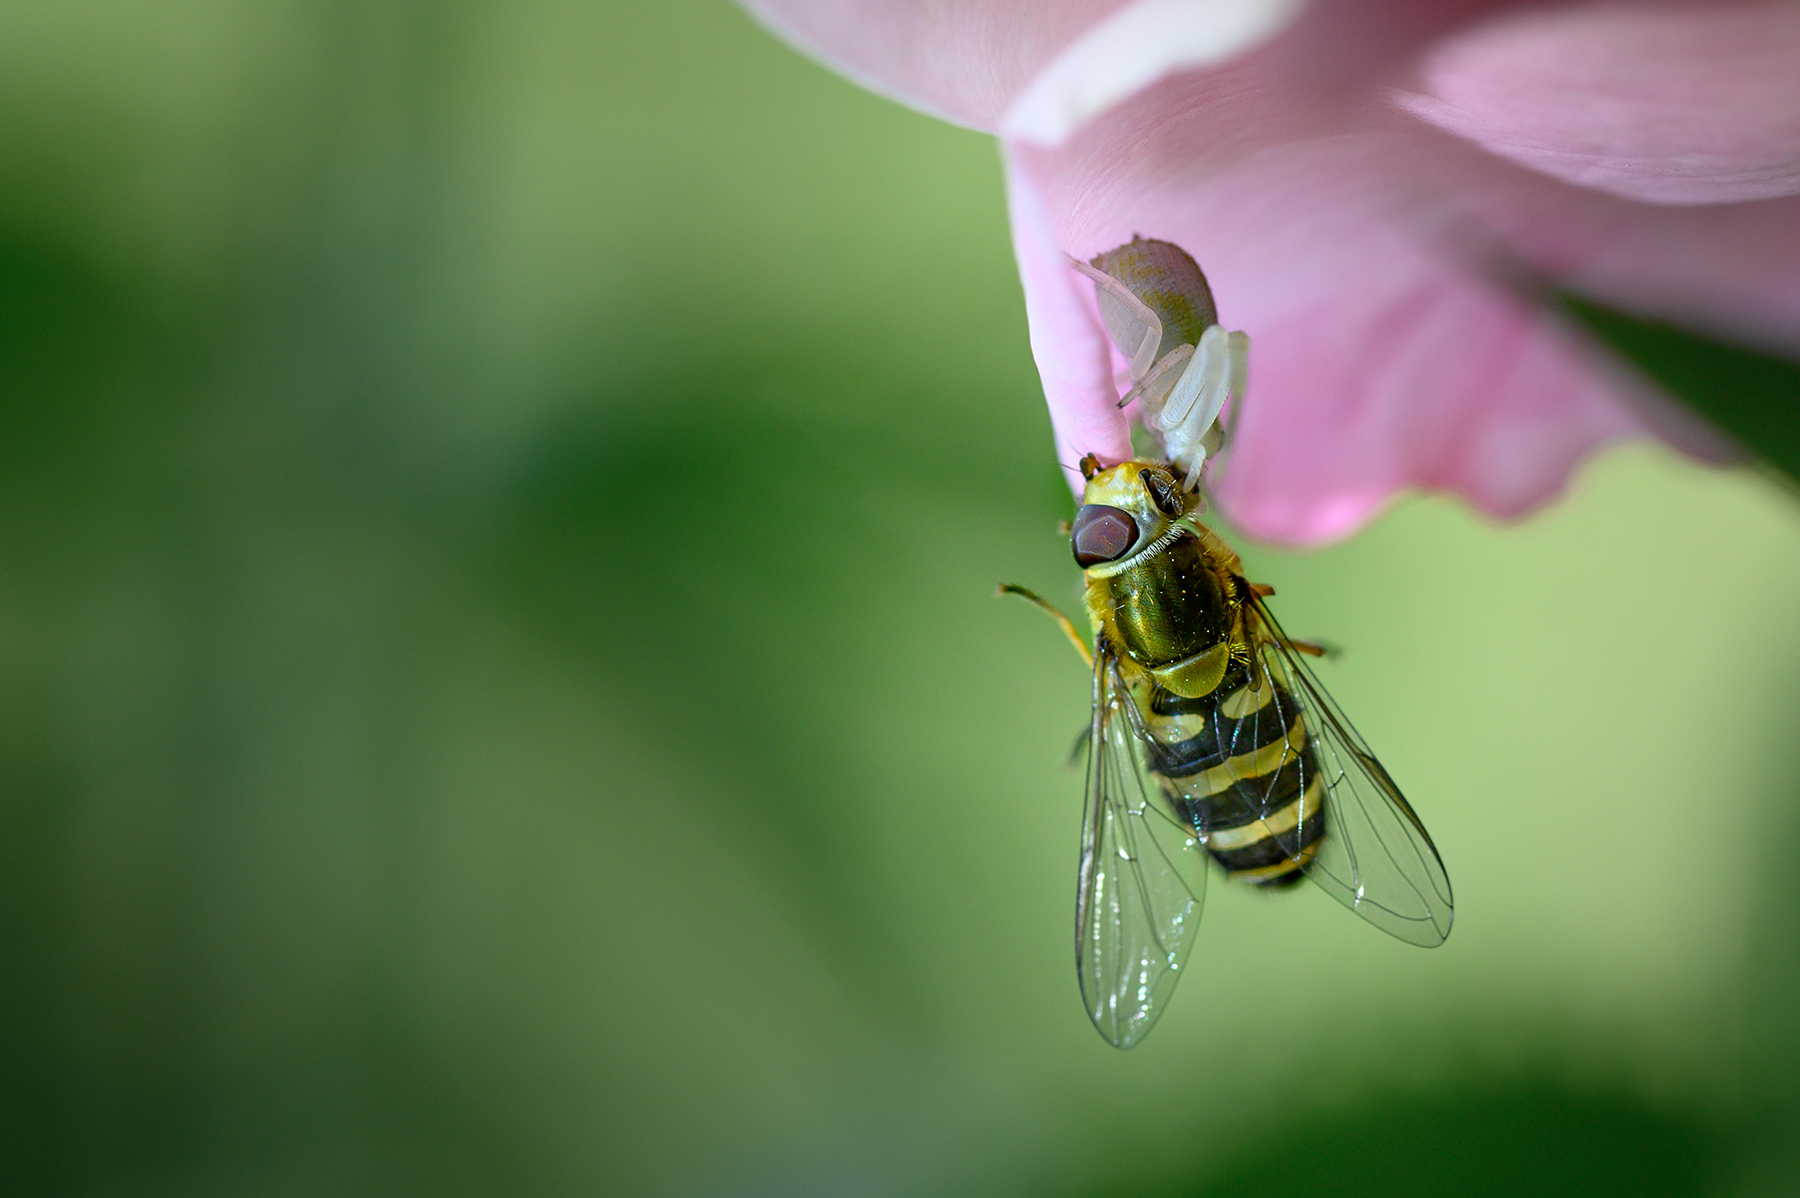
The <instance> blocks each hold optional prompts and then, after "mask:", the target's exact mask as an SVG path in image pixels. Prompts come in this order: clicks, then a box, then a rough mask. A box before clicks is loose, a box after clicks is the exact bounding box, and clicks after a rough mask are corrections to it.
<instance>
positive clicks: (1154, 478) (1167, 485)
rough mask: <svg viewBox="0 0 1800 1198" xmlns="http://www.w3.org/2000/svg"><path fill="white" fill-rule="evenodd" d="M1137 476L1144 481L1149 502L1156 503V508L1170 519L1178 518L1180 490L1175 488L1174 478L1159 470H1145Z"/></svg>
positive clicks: (1179, 514) (1180, 506) (1180, 508)
mask: <svg viewBox="0 0 1800 1198" xmlns="http://www.w3.org/2000/svg"><path fill="white" fill-rule="evenodd" d="M1138 477H1139V478H1141V479H1142V480H1143V481H1144V490H1146V491H1148V492H1149V493H1150V502H1151V503H1154V504H1155V505H1156V510H1157V511H1159V512H1161V513H1162V514H1163V515H1165V516H1168V517H1169V518H1170V519H1172V520H1173V519H1179V518H1180V516H1181V511H1182V504H1181V492H1180V491H1179V490H1177V489H1176V486H1175V480H1174V479H1172V478H1170V477H1169V476H1168V475H1166V474H1164V473H1163V472H1162V471H1160V470H1146V471H1144V472H1143V473H1142V474H1140V475H1138Z"/></svg>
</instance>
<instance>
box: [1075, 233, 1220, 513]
mask: <svg viewBox="0 0 1800 1198" xmlns="http://www.w3.org/2000/svg"><path fill="white" fill-rule="evenodd" d="M1094 261H1095V263H1096V264H1103V265H1104V267H1105V268H1106V269H1102V265H1090V264H1088V263H1086V262H1081V261H1078V260H1076V259H1073V258H1071V259H1070V262H1071V263H1072V264H1073V265H1074V267H1075V269H1076V270H1078V271H1080V272H1081V273H1082V274H1084V275H1086V276H1087V277H1088V278H1090V279H1092V280H1093V281H1094V287H1095V289H1096V291H1095V297H1096V298H1097V299H1098V301H1099V304H1100V316H1101V319H1102V320H1103V321H1104V322H1105V324H1106V330H1107V333H1108V335H1110V336H1111V338H1112V341H1113V344H1114V345H1116V346H1118V347H1119V352H1120V353H1121V354H1123V355H1124V356H1125V359H1126V361H1127V362H1128V363H1129V364H1130V370H1131V380H1132V387H1131V389H1130V390H1129V391H1127V392H1126V393H1125V396H1124V398H1122V399H1121V400H1120V401H1119V406H1120V407H1124V406H1125V405H1126V404H1128V403H1130V402H1131V401H1132V400H1134V399H1135V400H1137V401H1139V405H1140V410H1141V412H1142V417H1143V423H1144V428H1145V429H1147V430H1148V431H1149V432H1150V433H1151V435H1153V436H1154V437H1156V439H1157V440H1159V441H1160V442H1162V447H1163V453H1164V455H1165V456H1166V457H1167V458H1168V460H1169V461H1170V462H1172V463H1174V464H1175V465H1176V466H1177V467H1178V468H1179V469H1181V470H1182V471H1183V472H1184V474H1185V476H1186V477H1185V478H1184V480H1183V485H1184V486H1185V487H1186V488H1187V489H1188V490H1190V491H1191V490H1193V489H1194V487H1195V486H1196V485H1197V484H1198V483H1199V481H1200V472H1201V470H1202V469H1203V468H1204V467H1205V465H1206V459H1207V457H1208V455H1209V454H1214V453H1216V452H1218V449H1219V447H1220V445H1221V444H1222V443H1223V441H1224V437H1225V430H1224V428H1223V426H1222V425H1221V424H1220V421H1219V415H1220V413H1221V412H1222V411H1223V410H1224V407H1225V402H1226V400H1228V399H1238V398H1241V397H1242V396H1243V394H1244V383H1245V380H1246V378H1247V376H1248V374H1249V355H1250V338H1249V337H1248V336H1247V335H1246V334H1244V333H1234V332H1227V331H1226V330H1225V329H1224V328H1223V327H1222V326H1221V325H1220V324H1219V323H1218V320H1217V313H1216V311H1215V309H1214V307H1213V301H1212V292H1211V290H1210V289H1209V288H1208V287H1207V285H1206V278H1205V276H1204V275H1202V274H1201V273H1200V268H1199V266H1198V265H1197V264H1195V262H1194V260H1193V258H1191V257H1189V256H1188V254H1187V253H1186V252H1185V251H1183V250H1182V249H1181V248H1180V247H1179V246H1176V245H1174V244H1172V243H1170V242H1167V241H1153V240H1148V239H1145V238H1133V239H1132V240H1131V241H1130V242H1129V243H1128V244H1126V245H1122V246H1120V247H1119V248H1118V249H1116V250H1109V251H1108V252H1106V253H1104V254H1101V255H1099V256H1098V257H1096V258H1095V259H1094ZM1112 272H1117V273H1112ZM1121 275H1122V276H1124V277H1120V276H1121ZM1146 299H1148V300H1149V301H1151V302H1149V303H1147V302H1146ZM1152 303H1154V304H1155V305H1156V306H1155V307H1153V306H1152ZM1159 307H1160V308H1161V309H1162V310H1163V311H1162V312H1161V313H1160V314H1159V313H1158V311H1157V308H1159ZM1165 316H1167V317H1168V318H1169V319H1167V320H1165V319H1164V317H1165Z"/></svg>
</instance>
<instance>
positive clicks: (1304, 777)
mask: <svg viewBox="0 0 1800 1198" xmlns="http://www.w3.org/2000/svg"><path fill="white" fill-rule="evenodd" d="M1258 672H1259V673H1260V674H1261V677H1260V678H1257V679H1256V681H1255V683H1254V684H1253V683H1252V675H1251V672H1250V669H1249V668H1248V667H1246V666H1245V665H1244V664H1242V663H1239V664H1237V665H1234V666H1233V667H1232V668H1231V670H1230V671H1229V672H1228V673H1227V674H1226V676H1225V678H1224V679H1223V680H1222V681H1221V682H1220V684H1219V686H1218V687H1217V689H1215V690H1213V691H1212V692H1211V693H1210V694H1206V695H1202V696H1200V697H1198V698H1192V699H1189V698H1182V697H1181V696H1179V695H1174V694H1171V693H1169V692H1168V691H1165V690H1163V689H1162V688H1161V687H1156V686H1152V687H1151V688H1150V691H1151V693H1150V695H1149V696H1148V702H1145V703H1144V704H1142V710H1143V713H1144V726H1145V732H1146V733H1147V740H1148V741H1149V744H1150V746H1153V747H1151V748H1150V749H1149V752H1148V753H1147V755H1146V756H1147V760H1146V762H1145V766H1146V768H1147V769H1148V770H1149V772H1150V773H1152V774H1154V775H1155V776H1156V781H1157V783H1158V785H1159V786H1161V788H1162V789H1163V792H1164V793H1165V794H1166V795H1167V796H1168V798H1169V800H1170V802H1171V804H1172V805H1173V806H1174V807H1175V808H1176V810H1178V811H1180V812H1182V813H1183V814H1184V815H1185V816H1187V818H1188V819H1189V820H1190V821H1191V822H1192V823H1193V826H1194V829H1195V831H1196V833H1197V834H1198V835H1199V838H1200V843H1201V844H1202V845H1203V846H1205V848H1206V851H1207V853H1208V854H1209V855H1210V856H1211V857H1212V859H1213V860H1215V861H1217V862H1218V863H1219V864H1220V865H1221V866H1222V867H1223V868H1224V869H1225V871H1226V874H1227V876H1229V877H1231V878H1233V879H1235V880H1238V881H1245V882H1252V883H1255V884H1258V885H1264V886H1267V885H1278V884H1287V883H1290V882H1294V881H1298V880H1299V878H1300V876H1301V874H1300V870H1301V867H1302V866H1304V865H1305V864H1306V863H1307V862H1308V861H1310V860H1311V859H1312V857H1313V854H1314V853H1316V852H1317V851H1318V850H1317V845H1318V842H1319V841H1320V839H1321V838H1322V837H1323V836H1324V834H1325V821H1324V818H1323V802H1324V789H1325V788H1324V781H1323V778H1322V775H1321V773H1320V770H1319V766H1318V758H1317V755H1316V754H1315V753H1314V752H1313V750H1312V747H1311V745H1310V744H1309V743H1308V740H1307V724H1306V719H1305V717H1304V715H1303V714H1302V712H1301V708H1300V704H1299V703H1298V702H1296V701H1295V699H1294V697H1293V695H1292V694H1290V693H1289V692H1288V691H1287V690H1285V689H1284V688H1283V687H1281V686H1280V685H1279V684H1277V683H1276V682H1275V681H1274V679H1272V678H1271V677H1269V675H1268V674H1267V673H1266V672H1264V671H1262V670H1261V668H1260V666H1259V667H1258Z"/></svg>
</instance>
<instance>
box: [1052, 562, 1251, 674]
mask: <svg viewBox="0 0 1800 1198" xmlns="http://www.w3.org/2000/svg"><path fill="white" fill-rule="evenodd" d="M1216 540H1217V538H1212V537H1204V536H1202V535H1197V534H1196V533H1195V532H1193V531H1190V530H1188V529H1183V530H1182V531H1181V533H1180V534H1179V535H1177V536H1176V537H1175V538H1174V539H1173V540H1171V541H1170V542H1169V543H1168V544H1167V545H1165V546H1163V547H1162V548H1160V549H1158V550H1156V551H1155V552H1152V553H1147V554H1144V555H1142V556H1141V557H1140V558H1138V559H1135V560H1133V561H1132V562H1131V563H1130V564H1129V565H1126V566H1125V567H1124V568H1122V569H1117V570H1115V571H1112V572H1109V573H1102V572H1097V571H1092V570H1090V571H1089V572H1088V584H1087V606H1088V615H1089V618H1090V619H1091V620H1092V621H1093V624H1094V627H1095V628H1096V629H1097V630H1098V631H1099V632H1100V634H1101V635H1102V636H1103V637H1104V638H1105V639H1106V641H1107V643H1108V644H1109V645H1111V646H1112V647H1113V648H1114V649H1115V650H1116V651H1117V653H1118V654H1119V656H1120V658H1121V665H1122V666H1124V667H1125V668H1126V669H1127V672H1128V673H1130V674H1141V675H1148V676H1149V678H1151V679H1154V681H1155V682H1156V683H1157V684H1158V685H1159V686H1161V687H1163V688H1165V689H1167V690H1169V691H1171V692H1173V693H1175V694H1177V695H1182V696H1187V697H1198V696H1200V695H1204V694H1207V693H1209V692H1211V691H1212V690H1213V689H1214V688H1216V687H1217V686H1218V685H1219V682H1220V680H1221V679H1222V678H1223V677H1224V675H1225V671H1226V669H1227V668H1228V667H1229V665H1230V664H1231V661H1232V659H1233V658H1234V657H1236V658H1238V659H1242V657H1243V656H1244V655H1245V653H1246V648H1245V645H1244V637H1243V627H1242V615H1241V607H1242V605H1241V603H1240V601H1239V598H1238V592H1237V583H1236V578H1235V574H1234V571H1233V569H1232V567H1233V566H1235V565H1236V555H1235V554H1232V555H1231V558H1230V561H1229V563H1228V562H1226V561H1222V560H1221V555H1220V553H1219V552H1218V551H1217V550H1216V549H1215V548H1214V544H1213V543H1214V542H1216ZM1219 548H1223V546H1222V544H1221V545H1220V546H1219ZM1225 553H1227V554H1229V553H1230V551H1229V550H1225ZM1131 667H1136V669H1135V670H1134V669H1132V668H1131Z"/></svg>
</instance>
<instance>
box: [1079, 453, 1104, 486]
mask: <svg viewBox="0 0 1800 1198" xmlns="http://www.w3.org/2000/svg"><path fill="white" fill-rule="evenodd" d="M1076 468H1077V469H1078V470H1080V471H1081V477H1083V478H1085V479H1088V480H1089V481H1092V480H1093V477H1094V475H1096V474H1098V473H1100V458H1099V457H1098V456H1097V455H1095V454H1091V453H1085V454H1082V455H1081V462H1080V464H1079V465H1078V466H1077V467H1076Z"/></svg>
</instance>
